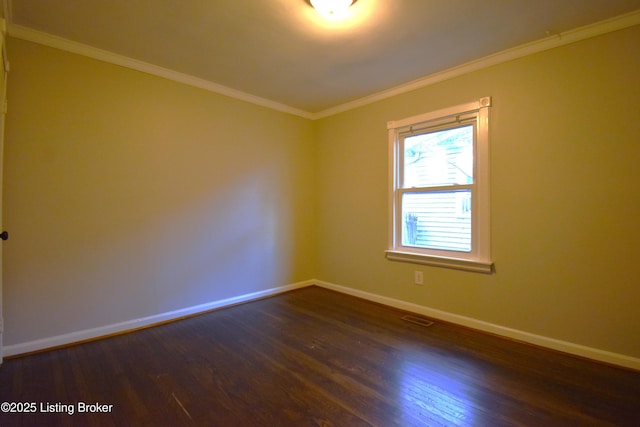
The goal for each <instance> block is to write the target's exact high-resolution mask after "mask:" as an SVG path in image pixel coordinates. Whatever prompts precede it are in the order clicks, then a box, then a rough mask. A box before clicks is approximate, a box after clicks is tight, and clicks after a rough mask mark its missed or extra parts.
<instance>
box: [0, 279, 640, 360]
mask: <svg viewBox="0 0 640 427" xmlns="http://www.w3.org/2000/svg"><path fill="white" fill-rule="evenodd" d="M311 285H317V286H320V287H323V288H327V289H331V290H334V291H337V292H341V293H344V294H347V295H353V296H356V297H359V298H363V299H366V300H369V301H374V302H377V303H380V304H384V305H388V306H390V307H395V308H399V309H401V310H406V311H410V312H412V313H417V314H422V315H424V316H428V317H432V318H434V319H439V320H443V321H446V322H451V323H455V324H458V325H462V326H466V327H469V328H473V329H477V330H480V331H484V332H489V333H492V334H496V335H500V336H503V337H507V338H511V339H515V340H518V341H523V342H527V343H530V344H534V345H538V346H541V347H547V348H550V349H554V350H558V351H562V352H565V353H569V354H573V355H576V356H581V357H586V358H588V359H593V360H597V361H600V362H605V363H610V364H613V365H618V366H622V367H625V368H630V369H634V370H637V371H640V359H639V358H636V357H632V356H627V355H623V354H618V353H613V352H610V351H605V350H600V349H597V348H592V347H587V346H583V345H580V344H574V343H571V342H567V341H562V340H558V339H555V338H549V337H545V336H542V335H536V334H532V333H529V332H524V331H520V330H517V329H512V328H507V327H505V326H500V325H496V324H493V323H489V322H484V321H482V320H477V319H473V318H471V317H466V316H461V315H458V314H453V313H449V312H446V311H442V310H437V309H434V308H430V307H426V306H422V305H418V304H414V303H410V302H406V301H402V300H398V299H394V298H390V297H385V296H381V295H377V294H373V293H370V292H365V291H360V290H357V289H353V288H348V287H346V286H340V285H336V284H334V283H329V282H325V281H322V280H317V279H312V280H306V281H302V282H298V283H293V284H290V285H286V286H280V287H276V288H271V289H266V290H264V291H259V292H253V293H250V294H245V295H240V296H237V297H233V298H227V299H223V300H218V301H212V302H208V303H205V304H200V305H196V306H192V307H187V308H183V309H179V310H174V311H170V312H166V313H160V314H156V315H153V316H148V317H143V318H139V319H133V320H128V321H125V322H121V323H115V324H112V325H106V326H100V327H97V328H92V329H84V330H81V331H76V332H71V333H68V334H63V335H57V336H54V337H49V338H43V339H39V340H34V341H28V342H24V343H19V344H12V345H8V346H4V347H3V355H4V356H5V357H9V356H16V355H20V354H25V353H31V352H35V351H41V350H46V349H48V348H54V347H59V346H64V345H68V344H73V343H77V342H81V341H87V340H92V339H96V338H100V337H104V336H108V335H112V334H117V333H122V332H127V331H131V330H135V329H139V328H143V327H147V326H152V325H154V324H158V323H162V322H166V321H170V320H174V319H179V318H181V317H185V316H191V315H196V314H199V313H204V312H206V311H210V310H214V309H219V308H224V307H229V306H232V305H235V304H239V303H244V302H249V301H253V300H257V299H260V298H265V297H269V296H273V295H277V294H280V293H283V292H287V291H291V290H294V289H300V288H304V287H307V286H311Z"/></svg>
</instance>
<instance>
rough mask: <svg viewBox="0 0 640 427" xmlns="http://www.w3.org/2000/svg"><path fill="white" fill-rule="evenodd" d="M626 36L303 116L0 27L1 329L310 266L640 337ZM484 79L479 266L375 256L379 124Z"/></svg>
mask: <svg viewBox="0 0 640 427" xmlns="http://www.w3.org/2000/svg"><path fill="white" fill-rule="evenodd" d="M639 41H640V27H637V26H636V27H633V28H629V29H626V30H622V31H618V32H615V33H610V34H607V35H603V36H599V37H597V38H593V39H589V40H586V41H582V42H579V43H575V44H571V45H568V46H565V47H561V48H557V49H553V50H549V51H546V52H542V53H538V54H536V55H532V56H528V57H525V58H521V59H518V60H514V61H510V62H507V63H504V64H500V65H496V66H493V67H491V68H487V69H484V70H480V71H477V72H474V73H471V74H467V75H464V76H461V77H457V78H455V79H452V80H448V81H445V82H441V83H438V84H435V85H432V86H430V87H426V88H423V89H420V90H415V91H413V92H410V93H406V94H403V95H398V96H395V97H393V98H390V99H387V100H384V101H380V102H377V103H375V104H371V105H368V106H365V107H361V108H358V109H355V110H352V111H348V112H345V113H342V114H339V115H336V116H333V117H329V118H326V119H322V120H320V121H317V122H311V121H308V120H305V119H302V118H297V117H293V116H291V115H287V114H284V113H279V112H275V111H270V110H268V109H265V108H262V107H257V106H253V105H250V104H247V103H244V102H241V101H236V100H232V99H230V98H226V97H223V96H219V95H214V94H211V93H208V92H205V91H203V90H200V89H195V88H191V87H188V86H184V85H181V84H178V83H173V82H170V81H167V80H164V79H161V78H157V77H152V76H149V75H145V74H142V73H139V72H135V71H131V70H128V69H124V68H120V67H117V66H114V65H109V64H105V63H102V62H99V61H95V60H91V59H88V58H84V57H80V56H77V55H73V54H69V53H64V52H61V51H58V50H55V49H50V48H46V47H42V46H39V45H35V44H32V43H29V42H25V41H20V40H14V39H11V40H10V44H9V54H10V58H11V63H12V72H11V75H10V81H9V105H10V109H9V114H8V116H7V138H6V162H5V200H4V213H5V226H6V228H7V229H8V230H10V232H11V234H12V238H11V240H9V241H8V242H6V243H5V246H4V248H5V256H4V269H5V270H4V271H5V289H4V296H5V302H4V317H5V325H6V326H5V345H11V344H17V343H22V342H26V341H31V340H36V339H41V338H46V337H50V336H55V335H60V334H66V333H70V332H74V331H78V330H82V329H89V328H94V327H99V326H103V325H108V324H113V323H116V322H122V321H126V320H129V319H134V318H139V317H142V316H148V315H154V314H157V313H162V312H167V311H170V310H175V309H180V308H183V307H188V306H193V305H197V304H202V303H206V302H209V301H215V300H220V299H223V298H228V297H233V296H238V295H243V294H247V293H251V292H255V291H259V290H263V289H267V288H271V287H275V286H282V285H285V284H289V283H294V282H297V281H301V280H306V279H311V278H313V277H316V278H319V279H322V280H325V281H327V282H331V283H335V284H338V285H342V286H347V287H351V288H354V289H357V290H362V291H366V292H371V293H374V294H379V295H382V296H388V297H391V298H395V299H399V300H404V301H408V302H413V303H416V304H420V305H423V306H428V307H432V308H434V309H439V310H443V311H446V312H450V313H454V314H459V315H462V316H466V317H470V318H474V319H478V320H481V321H485V322H490V323H493V324H496V325H501V326H504V327H507V328H513V329H517V330H521V331H525V332H529V333H533V334H538V335H542V336H546V337H550V338H556V339H559V340H564V341H568V342H571V343H576V344H581V345H585V346H589V347H594V348H597V349H602V350H606V351H610V352H615V353H620V354H623V355H629V356H634V357H640V340H638V338H637V337H638V336H640V316H639V315H638V310H637V305H638V303H637V302H638V300H640V278H638V274H637V268H636V264H637V262H636V255H635V248H636V246H637V243H638V242H640V227H638V226H637V221H638V218H640V195H639V194H640V192H639V191H638V188H637V187H638V184H639V183H640V168H639V167H638V164H639V160H640V143H639V141H640V140H639V137H638V135H640V120H638V113H639V111H638V99H640V85H639V84H638V76H639V75H640V43H639ZM482 96H492V97H493V104H494V107H492V113H491V114H492V123H491V133H492V139H491V162H492V179H491V191H492V197H491V202H492V215H491V220H492V233H491V235H492V253H493V259H494V261H495V265H496V272H495V273H494V274H493V275H483V274H478V273H470V272H463V271H456V270H448V269H439V268H433V267H422V266H417V265H412V264H405V263H398V262H391V261H387V260H385V258H384V250H385V249H386V248H387V231H388V230H387V225H388V224H387V212H388V206H387V201H388V200H387V190H388V171H387V164H388V162H387V132H386V122H387V121H388V120H395V119H401V118H404V117H408V116H411V115H415V114H420V113H424V112H428V111H432V110H436V109H439V108H443V107H448V106H452V105H456V104H459V103H464V102H468V101H472V100H475V99H477V98H479V97H482ZM414 270H422V271H424V273H425V285H424V286H421V287H420V286H416V285H413V284H412V282H413V271H414Z"/></svg>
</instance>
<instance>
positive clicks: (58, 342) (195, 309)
mask: <svg viewBox="0 0 640 427" xmlns="http://www.w3.org/2000/svg"><path fill="white" fill-rule="evenodd" d="M312 284H313V282H312V281H310V280H308V281H304V282H298V283H293V284H291V285H286V286H280V287H276V288H271V289H266V290H264V291H259V292H253V293H250V294H245V295H240V296H237V297H233V298H226V299H223V300H218V301H212V302H208V303H205V304H200V305H195V306H192V307H187V308H182V309H179V310H174V311H170V312H166V313H160V314H155V315H153V316H147V317H142V318H139V319H132V320H127V321H125V322H121V323H115V324H112V325H106V326H100V327H97V328H92V329H84V330H81V331H76V332H70V333H68V334H63V335H57V336H54V337H49V338H43V339H39V340H34V341H28V342H24V343H20V344H12V345H7V346H4V347H3V348H2V350H3V351H2V353H3V355H4V356H5V357H9V356H16V355H20V354H25V353H31V352H34V351H41V350H46V349H48V348H55V347H59V346H64V345H68V344H73V343H77V342H82V341H87V340H92V339H96V338H100V337H105V336H109V335H113V334H118V333H122V332H127V331H132V330H136V329H139V328H143V327H147V326H152V325H154V324H158V323H162V322H166V321H169V320H174V319H179V318H181V317H185V316H192V315H196V314H199V313H204V312H206V311H210V310H215V309H219V308H224V307H229V306H232V305H235V304H239V303H243V302H249V301H253V300H257V299H260V298H265V297H269V296H272V295H277V294H280V293H283V292H287V291H291V290H293V289H298V288H303V287H306V286H310V285H312Z"/></svg>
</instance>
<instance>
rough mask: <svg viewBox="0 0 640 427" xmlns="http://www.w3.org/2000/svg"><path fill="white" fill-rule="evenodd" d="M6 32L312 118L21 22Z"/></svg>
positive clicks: (206, 81)
mask: <svg viewBox="0 0 640 427" xmlns="http://www.w3.org/2000/svg"><path fill="white" fill-rule="evenodd" d="M9 35H10V36H11V37H15V38H17V39H21V40H26V41H30V42H33V43H38V44H41V45H44V46H48V47H53V48H56V49H60V50H63V51H67V52H71V53H75V54H78V55H83V56H86V57H89V58H93V59H97V60H100V61H104V62H108V63H110V64H115V65H119V66H122V67H126V68H130V69H133V70H136V71H141V72H143V73H147V74H151V75H154V76H158V77H163V78H166V79H169V80H173V81H175V82H179V83H183V84H186V85H189V86H194V87H197V88H200V89H204V90H207V91H209V92H214V93H216V94H219V95H224V96H228V97H230V98H234V99H238V100H241V101H245V102H249V103H251V104H255V105H259V106H261V107H266V108H270V109H272V110H276V111H280V112H283V113H288V114H293V115H295V116H300V117H303V118H305V119H311V118H312V117H311V114H310V113H308V112H306V111H303V110H300V109H297V108H294V107H290V106H288V105H284V104H281V103H279V102H276V101H272V100H270V99H266V98H261V97H259V96H255V95H251V94H250V93H246V92H242V91H239V90H236V89H232V88H230V87H227V86H223V85H221V84H218V83H214V82H212V81H209V80H205V79H201V78H198V77H194V76H191V75H189V74H185V73H180V72H178V71H174V70H170V69H168V68H163V67H159V66H157V65H153V64H150V63H148V62H144V61H139V60H137V59H133V58H129V57H127V56H124V55H119V54H117V53H113V52H109V51H107V50H103V49H98V48H95V47H93V46H89V45H86V44H82V43H78V42H75V41H72V40H68V39H65V38H63V37H58V36H54V35H52V34H48V33H45V32H42V31H37V30H33V29H31V28H28V27H23V26H21V25H16V24H10V25H9Z"/></svg>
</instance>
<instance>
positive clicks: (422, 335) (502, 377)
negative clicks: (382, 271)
mask: <svg viewBox="0 0 640 427" xmlns="http://www.w3.org/2000/svg"><path fill="white" fill-rule="evenodd" d="M404 314H406V313H403V312H402V311H399V310H396V309H393V308H389V307H385V306H382V305H378V304H375V303H371V302H368V301H364V300H361V299H358V298H354V297H351V296H347V295H342V294H339V293H336V292H332V291H329V290H326V289H322V288H318V287H310V288H305V289H300V290H297V291H293V292H289V293H286V294H282V295H278V296H275V297H272V298H267V299H263V300H260V301H254V302H251V303H248V304H244V305H239V306H235V307H231V308H227V309H224V310H219V311H215V312H212V313H208V314H204V315H200V316H196V317H192V318H189V319H185V320H181V321H178V322H173V323H169V324H165V325H162V326H158V327H154V328H149V329H145V330H142V331H137V332H133V333H130V334H125V335H120V336H117V337H112V338H108V339H104V340H99V341H94V342H90V343H85V344H82V345H77V346H73V347H68V348H64V349H59V350H53V351H48V352H43V353H40V354H35V355H31V356H26V357H21V358H14V359H9V360H5V363H4V365H3V366H2V368H1V369H0V402H15V405H14V408H13V409H17V404H18V403H30V402H33V403H36V406H37V408H36V412H35V413H6V412H3V413H0V426H2V427H11V426H183V425H184V426H191V425H194V426H348V427H351V426H383V427H387V426H640V373H639V372H634V371H630V370H625V369H621V368H616V367H612V366H607V365H603V364H598V363H594V362H590V361H587V360H583V359H580V358H575V357H572V356H569V355H565V354H561V353H556V352H553V351H548V350H544V349H540V348H537V347H532V346H528V345H524V344H521V343H516V342H512V341H509V340H504V339H501V338H498V337H495V336H491V335H486V334H482V333H479V332H477V331H473V330H470V329H466V328H462V327H459V326H455V325H451V324H447V323H443V322H438V321H436V322H435V323H434V324H433V325H432V326H429V327H424V326H419V325H415V324H412V323H408V322H406V321H404V320H402V319H401V317H402V316H403V315H404ZM78 402H82V403H86V404H95V403H96V402H98V403H100V404H101V405H112V407H110V408H109V407H108V406H101V407H99V408H96V407H90V409H103V410H105V409H106V410H107V412H104V413H87V412H80V411H82V410H84V411H86V410H87V408H83V407H82V404H80V403H78ZM27 407H29V406H28V405H27ZM45 410H49V412H43V411H45ZM56 411H62V412H56ZM68 412H73V414H72V415H70V414H69V413H68Z"/></svg>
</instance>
